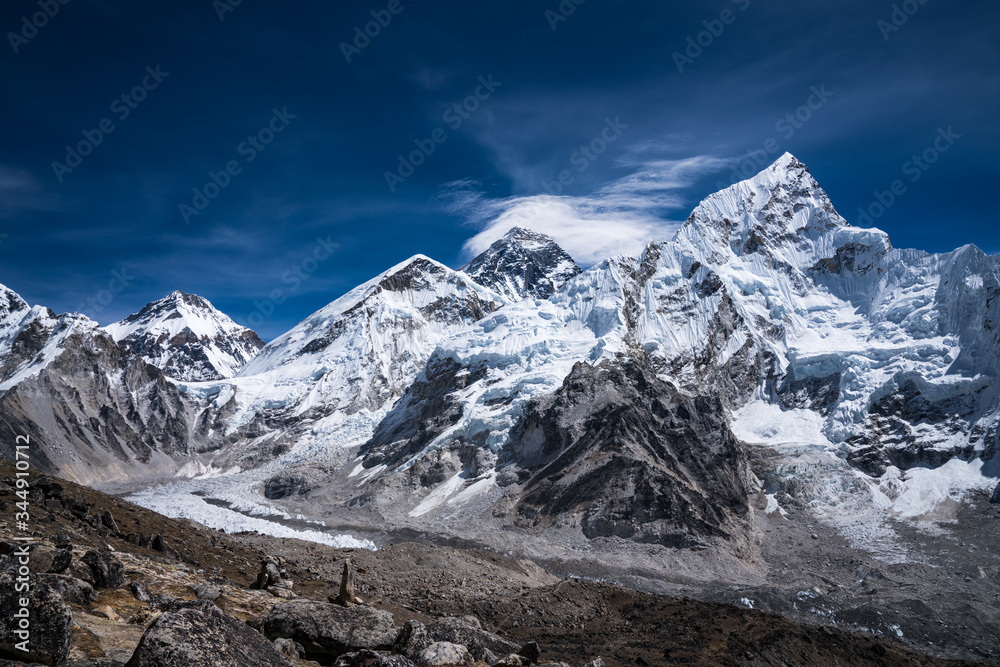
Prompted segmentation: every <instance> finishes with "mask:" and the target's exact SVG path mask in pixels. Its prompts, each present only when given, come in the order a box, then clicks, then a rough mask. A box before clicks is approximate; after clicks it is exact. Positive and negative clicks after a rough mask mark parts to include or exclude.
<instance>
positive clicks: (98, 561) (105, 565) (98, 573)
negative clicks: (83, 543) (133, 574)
mask: <svg viewBox="0 0 1000 667" xmlns="http://www.w3.org/2000/svg"><path fill="white" fill-rule="evenodd" d="M80 560H81V561H83V562H84V563H85V564H86V565H87V566H88V567H89V568H90V571H91V572H93V573H94V586H95V587H96V588H121V587H122V586H124V585H125V568H124V567H123V566H122V562H121V561H120V560H118V557H117V556H115V555H113V554H112V553H111V552H110V551H104V550H102V551H96V550H94V549H91V550H90V551H88V552H87V553H85V554H84V555H83V558H81V559H80Z"/></svg>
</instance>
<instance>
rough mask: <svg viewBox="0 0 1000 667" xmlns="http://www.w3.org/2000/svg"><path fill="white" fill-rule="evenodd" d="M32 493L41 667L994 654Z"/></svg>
mask: <svg viewBox="0 0 1000 667" xmlns="http://www.w3.org/2000/svg"><path fill="white" fill-rule="evenodd" d="M0 479H2V480H4V483H0V528H2V533H0V535H2V537H0V551H2V552H15V551H16V549H17V545H16V544H15V543H14V542H13V539H12V538H13V537H15V536H17V535H19V534H20V533H18V532H17V531H15V530H13V528H14V526H13V518H14V512H15V511H16V510H15V507H14V503H15V502H16V501H17V500H18V499H17V498H16V497H15V496H14V489H13V487H12V485H10V484H7V483H6V482H7V481H9V480H11V479H13V469H12V467H11V466H10V464H8V463H2V464H0ZM32 486H33V489H32V495H31V500H30V502H31V505H30V508H31V524H32V529H33V533H32V534H33V536H34V537H35V538H36V546H35V547H34V550H33V551H32V553H31V557H30V563H31V567H32V568H33V569H34V570H36V571H37V573H35V574H33V575H31V576H32V580H33V583H35V586H34V589H33V590H34V592H33V593H32V604H37V608H36V609H35V612H36V613H35V614H34V615H33V617H32V623H33V625H32V631H33V632H34V633H35V635H34V637H35V641H36V642H38V644H35V643H32V645H31V646H32V647H33V648H35V649H36V650H37V651H38V653H37V654H36V655H33V656H31V659H32V660H35V661H36V663H37V664H64V665H70V666H74V667H84V666H98V665H99V666H102V667H105V666H121V665H126V664H128V665H129V666H130V667H146V666H151V665H159V666H163V667H170V666H172V665H177V666H181V665H184V666H194V665H213V666H215V665H222V666H225V665H234V666H235V665H240V666H241V667H246V666H248V665H249V666H252V665H290V664H293V665H308V664H334V663H336V664H338V665H343V666H344V667H353V666H354V665H381V666H387V665H398V666H400V667H404V666H405V665H410V664H414V663H417V664H420V663H423V664H459V663H464V664H473V663H477V664H491V665H517V666H518V667H523V666H524V665H527V664H530V663H531V662H538V663H544V662H564V663H567V664H570V665H584V664H589V663H591V662H592V661H594V660H596V659H597V658H602V659H603V663H604V664H606V665H611V666H614V665H635V664H639V665H644V664H650V665H652V664H691V665H806V664H826V665H838V664H839V665H864V664H872V665H945V664H952V665H959V664H983V663H973V662H966V663H962V662H949V661H946V660H943V659H940V658H935V657H930V656H925V655H920V654H917V653H913V652H910V651H908V650H907V649H906V648H904V647H903V646H901V645H900V644H898V643H896V642H892V641H888V640H886V639H884V638H880V637H875V636H872V635H865V634H860V633H850V632H845V631H842V630H838V629H835V628H830V627H817V626H816V625H812V624H807V623H801V622H796V621H793V620H788V619H785V618H782V617H779V616H777V615H774V614H770V613H766V612H761V611H758V610H752V609H749V608H746V607H745V606H739V605H727V604H721V603H711V602H705V601H696V600H693V599H686V598H677V597H668V596H662V595H652V594H646V593H640V592H637V591H635V590H630V589H627V588H622V587H618V586H615V585H611V584H606V583H597V582H593V581H583V580H576V579H563V578H560V577H558V576H556V575H554V574H551V573H549V572H547V571H546V570H545V569H543V568H542V567H541V566H539V565H538V564H536V563H534V562H532V561H530V560H524V559H517V558H512V557H508V556H504V555H501V554H498V553H494V552H491V551H486V550H476V549H456V548H450V547H444V546H430V545H422V544H417V543H413V542H405V543H398V544H392V545H389V546H387V547H386V548H384V549H380V550H379V551H366V550H350V549H332V548H328V547H325V546H321V545H317V544H312V543H306V542H299V541H295V540H279V539H275V538H271V537H267V536H263V535H258V534H240V535H226V534H224V533H220V532H216V531H213V530H210V529H208V528H205V527H203V526H200V525H198V524H195V523H192V522H188V521H179V520H172V519H167V518H165V517H163V516H160V515H158V514H155V513H153V512H150V511H147V510H144V509H142V508H140V507H137V506H135V505H132V504H130V503H128V502H125V501H122V500H120V499H118V498H115V497H113V496H107V495H104V494H101V493H97V492H94V491H92V490H90V489H88V488H85V487H81V486H77V485H75V484H71V483H69V482H64V481H61V480H52V479H51V478H42V477H34V478H33V480H32ZM347 559H350V560H351V562H352V566H353V572H354V588H355V593H356V595H357V597H359V598H360V599H361V600H362V601H363V603H362V604H357V605H353V606H351V607H342V606H340V605H337V604H333V603H331V602H330V601H329V600H330V599H331V598H334V597H336V596H337V595H338V593H339V592H340V580H341V574H342V570H343V567H344V563H345V560H347ZM15 561H16V554H15V555H5V556H0V587H2V588H3V589H4V590H3V592H2V596H0V599H2V606H3V607H4V609H3V617H2V618H0V631H2V635H3V636H2V637H0V665H23V664H32V663H24V662H17V659H19V658H20V659H23V658H25V656H24V655H23V654H19V653H17V652H16V651H15V650H14V649H13V647H12V643H13V642H12V636H11V632H12V630H13V628H12V627H11V626H10V622H11V618H12V616H13V606H12V605H13V604H14V600H15V597H16V596H15V595H14V594H13V591H8V590H7V588H8V587H10V588H12V587H13V585H14V583H13V582H14V575H15V574H16V571H15V569H14V568H15V567H16V562H15ZM262 564H263V566H265V568H266V566H267V565H268V564H269V565H270V568H269V569H265V576H264V577H263V580H264V584H265V586H264V588H263V589H261V587H260V583H261V578H262V577H260V576H259V575H260V574H261V571H262ZM52 572H60V574H53V573H52ZM267 573H270V574H269V575H268V574H267ZM39 582H42V583H39ZM532 642H536V643H537V651H536V647H535V645H534V644H532ZM365 651H369V652H365ZM370 651H376V652H374V653H373V652H370ZM511 653H513V654H517V653H521V654H522V655H520V656H517V655H513V656H511V655H508V654H511ZM505 656H506V657H505ZM12 660H13V662H11V661H12ZM60 661H61V662H60Z"/></svg>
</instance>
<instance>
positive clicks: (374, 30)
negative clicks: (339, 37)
mask: <svg viewBox="0 0 1000 667" xmlns="http://www.w3.org/2000/svg"><path fill="white" fill-rule="evenodd" d="M406 1H407V2H413V0H406ZM404 9H406V5H404V4H403V2H402V0H389V4H387V5H386V6H385V9H373V10H372V11H371V17H372V20H371V21H368V22H367V23H365V24H364V26H360V25H356V26H354V39H353V40H352V41H351V42H341V43H340V52H341V53H343V54H344V59H345V60H347V64H348V65H349V64H351V60H352V59H354V57H355V56H359V55H361V52H362V51H364V50H365V49H367V48H368V47H369V46H371V45H372V40H373V39H377V38H378V37H379V35H381V34H382V31H383V30H385V29H386V28H388V27H389V24H390V23H392V21H393V19H394V18H396V17H397V16H399V15H400V14H402V13H403V10H404Z"/></svg>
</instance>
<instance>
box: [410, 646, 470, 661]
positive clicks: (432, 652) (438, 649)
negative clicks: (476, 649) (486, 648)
mask: <svg viewBox="0 0 1000 667" xmlns="http://www.w3.org/2000/svg"><path fill="white" fill-rule="evenodd" d="M416 662H417V663H418V664H421V665H471V664H472V663H474V662H475V659H474V658H473V657H472V654H471V653H469V650H468V649H467V648H465V647H464V646H462V645H461V644H453V643H451V642H434V643H433V644H431V645H430V646H428V647H427V648H425V649H424V650H423V651H421V652H420V653H419V654H418V655H417V658H416Z"/></svg>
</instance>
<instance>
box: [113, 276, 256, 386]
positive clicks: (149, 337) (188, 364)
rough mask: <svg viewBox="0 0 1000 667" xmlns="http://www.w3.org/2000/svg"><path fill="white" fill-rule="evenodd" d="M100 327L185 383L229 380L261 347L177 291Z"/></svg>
mask: <svg viewBox="0 0 1000 667" xmlns="http://www.w3.org/2000/svg"><path fill="white" fill-rule="evenodd" d="M105 328H106V330H107V331H108V333H110V334H111V336H112V337H113V338H114V339H115V340H116V341H117V342H118V343H119V344H120V345H122V346H124V347H125V348H127V349H129V350H131V351H132V352H135V353H136V354H138V355H140V356H141V357H142V358H143V359H145V360H146V361H148V362H149V363H151V364H153V365H154V366H156V367H157V368H159V369H160V370H162V371H163V372H164V373H166V374H167V375H168V376H169V377H172V378H174V379H177V380H185V381H188V382H197V381H200V380H219V379H222V378H230V377H233V376H234V375H236V373H238V372H239V371H240V369H241V368H243V367H244V366H245V365H246V364H247V362H248V361H250V360H251V359H253V357H254V356H255V355H256V354H257V352H258V351H259V350H260V349H261V348H262V347H264V341H262V340H261V339H260V338H259V337H258V336H257V334H256V333H254V332H253V331H251V330H250V329H247V328H246V327H241V326H240V325H238V324H236V323H235V322H233V321H232V320H231V319H230V318H229V317H228V316H227V315H224V314H223V313H220V312H219V311H218V310H216V309H215V308H214V307H213V306H212V304H211V303H209V302H208V301H207V300H206V299H203V298H201V297H200V296H195V295H194V294H185V293H184V292H180V291H177V292H174V293H172V294H170V295H168V296H166V297H164V298H162V299H160V300H158V301H154V302H152V303H150V304H148V305H147V306H146V307H145V308H143V309H142V310H140V311H139V312H138V313H136V314H134V315H129V316H128V317H127V318H125V319H124V320H122V321H121V322H116V323H114V324H111V325H108V326H107V327H105Z"/></svg>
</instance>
